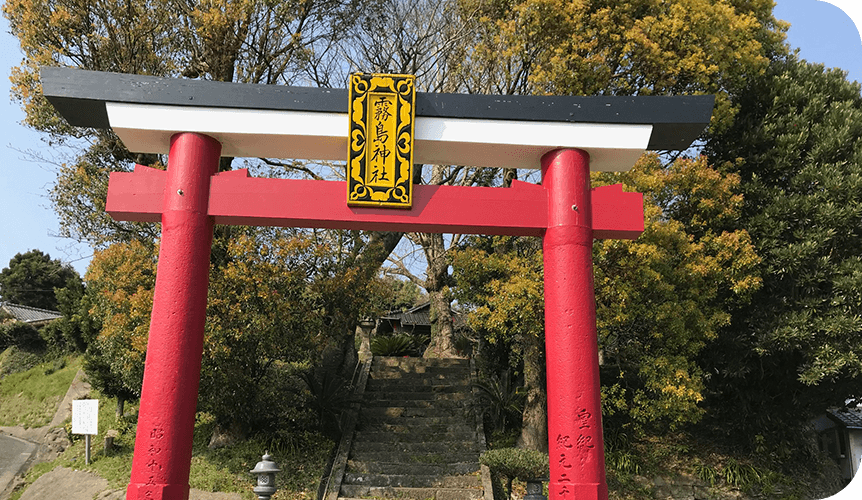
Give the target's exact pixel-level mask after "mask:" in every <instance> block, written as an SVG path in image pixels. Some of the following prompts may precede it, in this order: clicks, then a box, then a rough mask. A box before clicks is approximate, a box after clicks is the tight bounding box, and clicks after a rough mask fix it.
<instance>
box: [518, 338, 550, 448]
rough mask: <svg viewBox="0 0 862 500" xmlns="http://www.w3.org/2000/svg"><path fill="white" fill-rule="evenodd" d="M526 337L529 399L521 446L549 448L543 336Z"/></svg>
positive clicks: (523, 417)
mask: <svg viewBox="0 0 862 500" xmlns="http://www.w3.org/2000/svg"><path fill="white" fill-rule="evenodd" d="M526 337H527V338H525V339H524V388H525V389H526V390H527V403H526V405H525V406H524V412H523V413H522V414H521V424H522V425H521V435H520V436H519V437H518V447H519V448H526V449H529V450H538V451H543V452H547V451H548V404H547V394H546V392H545V384H544V381H545V373H544V369H543V367H544V366H545V361H544V355H543V353H544V351H543V349H542V340H543V339H542V338H541V337H539V336H537V335H527V336H526Z"/></svg>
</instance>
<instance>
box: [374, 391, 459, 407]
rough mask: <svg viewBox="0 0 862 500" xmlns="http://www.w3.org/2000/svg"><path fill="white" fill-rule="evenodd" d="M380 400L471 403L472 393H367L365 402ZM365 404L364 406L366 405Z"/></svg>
mask: <svg viewBox="0 0 862 500" xmlns="http://www.w3.org/2000/svg"><path fill="white" fill-rule="evenodd" d="M378 399H389V400H395V401H471V400H472V399H473V393H472V392H469V391H467V392H431V391H428V392H419V391H398V390H393V391H366V392H365V395H364V397H363V401H364V402H369V403H370V402H374V401H375V400H378ZM364 402H363V404H365V403H364Z"/></svg>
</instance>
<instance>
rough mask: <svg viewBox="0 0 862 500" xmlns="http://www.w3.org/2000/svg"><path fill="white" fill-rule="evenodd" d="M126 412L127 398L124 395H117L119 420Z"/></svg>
mask: <svg viewBox="0 0 862 500" xmlns="http://www.w3.org/2000/svg"><path fill="white" fill-rule="evenodd" d="M125 412H126V398H124V397H123V396H117V420H120V419H122V418H123V415H124V414H125Z"/></svg>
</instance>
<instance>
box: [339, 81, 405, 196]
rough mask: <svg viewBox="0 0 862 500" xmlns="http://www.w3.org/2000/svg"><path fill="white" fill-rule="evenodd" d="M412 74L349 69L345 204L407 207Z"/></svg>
mask: <svg viewBox="0 0 862 500" xmlns="http://www.w3.org/2000/svg"><path fill="white" fill-rule="evenodd" d="M415 80H416V77H414V76H413V75H380V74H362V73H354V74H352V75H350V107H349V114H350V135H349V136H348V146H347V149H348V157H347V158H348V159H347V204H348V205H350V206H373V207H395V208H410V207H411V206H412V204H413V123H414V122H415V120H416V110H415V103H416V86H415Z"/></svg>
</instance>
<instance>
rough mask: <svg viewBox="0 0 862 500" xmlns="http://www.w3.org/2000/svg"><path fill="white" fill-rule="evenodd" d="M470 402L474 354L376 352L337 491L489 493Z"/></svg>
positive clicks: (360, 494)
mask: <svg viewBox="0 0 862 500" xmlns="http://www.w3.org/2000/svg"><path fill="white" fill-rule="evenodd" d="M472 406H473V396H472V385H471V369H470V362H469V360H462V359H423V358H388V357H375V358H374V360H373V362H372V365H371V373H370V376H369V379H368V382H367V385H366V389H365V393H364V396H363V402H362V409H361V410H360V414H359V423H358V426H357V430H356V434H355V435H354V438H353V442H352V446H351V450H350V455H349V460H348V461H347V465H346V468H345V471H344V476H343V479H342V481H341V487H340V490H339V495H338V498H339V499H342V500H354V499H360V498H381V497H384V498H409V499H416V500H429V499H431V500H471V499H483V498H485V496H484V491H483V487H482V485H483V480H482V474H481V472H480V467H479V453H480V452H481V451H482V450H484V436H482V435H481V434H480V432H481V427H479V426H478V425H477V418H476V416H475V412H474V409H473V407H472ZM486 475H487V474H486ZM488 498H491V496H490V491H489V496H488Z"/></svg>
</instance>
